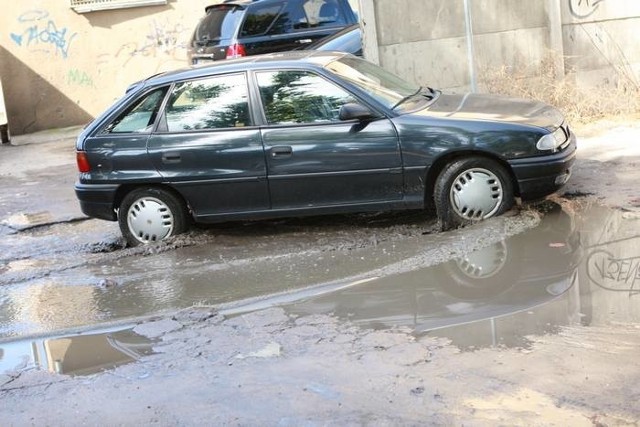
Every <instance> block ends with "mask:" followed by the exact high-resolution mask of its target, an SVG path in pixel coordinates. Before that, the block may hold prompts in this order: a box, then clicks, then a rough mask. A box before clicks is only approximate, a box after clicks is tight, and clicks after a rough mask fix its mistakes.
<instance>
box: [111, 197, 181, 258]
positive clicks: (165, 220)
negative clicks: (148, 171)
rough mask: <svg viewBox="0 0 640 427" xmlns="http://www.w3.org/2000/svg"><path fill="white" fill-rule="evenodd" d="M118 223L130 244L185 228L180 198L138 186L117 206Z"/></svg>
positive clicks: (158, 238)
mask: <svg viewBox="0 0 640 427" xmlns="http://www.w3.org/2000/svg"><path fill="white" fill-rule="evenodd" d="M118 224H119V225H120V230H121V231H122V235H123V236H124V238H125V239H126V240H127V243H128V244H129V245H130V246H137V245H140V244H147V243H153V242H159V241H161V240H164V239H166V238H168V237H171V236H175V235H177V234H180V233H183V232H185V231H186V229H187V213H186V208H185V206H184V204H183V202H182V201H181V200H180V199H179V198H178V197H176V196H175V195H173V194H172V193H170V192H169V191H166V190H163V189H161V188H153V187H148V188H138V189H135V190H133V191H131V192H130V193H129V194H127V195H126V196H125V197H124V199H123V200H122V203H121V204H120V208H119V209H118Z"/></svg>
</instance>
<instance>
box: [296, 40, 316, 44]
mask: <svg viewBox="0 0 640 427" xmlns="http://www.w3.org/2000/svg"><path fill="white" fill-rule="evenodd" d="M312 41H313V40H312V39H300V40H296V43H298V44H309V43H311V42H312Z"/></svg>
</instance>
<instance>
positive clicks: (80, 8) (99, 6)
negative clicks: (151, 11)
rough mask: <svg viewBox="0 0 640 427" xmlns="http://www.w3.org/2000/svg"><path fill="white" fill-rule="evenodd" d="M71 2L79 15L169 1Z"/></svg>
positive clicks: (74, 0) (113, 0)
mask: <svg viewBox="0 0 640 427" xmlns="http://www.w3.org/2000/svg"><path fill="white" fill-rule="evenodd" d="M69 2H70V4H71V8H72V9H73V10H75V11H76V12H78V13H87V12H93V11H96V10H109V9H124V8H128V7H140V6H157V5H163V4H167V0H69Z"/></svg>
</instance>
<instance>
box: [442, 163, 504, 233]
mask: <svg viewBox="0 0 640 427" xmlns="http://www.w3.org/2000/svg"><path fill="white" fill-rule="evenodd" d="M502 197H503V192H502V183H501V182H500V180H499V179H498V177H497V176H496V175H495V174H494V173H493V172H491V171H489V170H487V169H482V168H473V169H468V170H466V171H464V172H462V173H461V174H460V175H458V176H457V177H456V179H455V180H454V181H453V185H452V186H451V192H450V199H451V206H452V207H453V210H454V211H455V213H456V214H458V215H459V216H461V217H462V218H464V219H468V220H476V221H477V220H481V219H485V218H489V217H490V216H492V215H493V214H495V213H496V212H497V210H498V208H499V207H500V203H502Z"/></svg>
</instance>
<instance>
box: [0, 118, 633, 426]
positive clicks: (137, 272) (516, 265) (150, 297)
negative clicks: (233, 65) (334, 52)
mask: <svg viewBox="0 0 640 427" xmlns="http://www.w3.org/2000/svg"><path fill="white" fill-rule="evenodd" d="M579 134H580V133H579ZM585 134H586V135H587V136H586V137H583V138H581V142H580V151H579V158H578V161H577V165H576V169H575V171H574V176H573V177H572V180H571V181H570V184H569V185H568V186H567V188H566V189H565V191H566V196H565V197H556V198H554V199H553V200H552V201H550V202H547V203H545V204H542V205H539V206H536V207H526V208H525V209H524V210H522V211H520V212H516V213H514V214H513V215H509V216H505V217H502V218H497V219H495V220H492V221H488V222H486V223H483V224H479V225H478V226H474V227H470V228H467V229H464V230H457V231H454V232H450V233H433V227H432V226H431V225H430V222H429V220H426V221H425V220H424V219H415V218H414V217H413V216H411V215H408V216H406V217H404V216H403V217H402V218H401V219H400V223H397V222H396V221H397V220H398V218H389V217H382V219H380V218H377V217H366V220H364V219H363V217H348V218H344V217H343V218H342V219H340V220H339V221H338V224H337V225H336V224H333V223H331V222H330V223H327V222H323V221H324V220H319V221H320V222H317V223H316V222H314V221H311V222H304V221H303V222H302V223H300V222H296V221H293V222H287V221H285V222H284V223H278V224H269V225H268V226H265V225H264V224H263V225H252V226H250V227H257V228H253V229H250V230H249V231H248V232H247V231H246V230H244V227H241V228H242V229H243V230H242V231H241V230H239V229H237V228H233V229H232V230H228V229H223V230H220V229H213V230H211V229H209V230H197V231H196V232H195V234H192V235H189V236H187V237H186V238H185V239H186V240H184V241H183V242H182V243H178V244H176V245H174V246H171V247H167V248H164V249H162V250H161V251H159V253H153V252H146V253H143V252H140V253H137V252H136V253H129V252H126V250H124V251H123V250H122V249H121V248H120V247H118V237H117V234H110V233H111V231H107V232H106V233H107V234H106V235H105V234H100V233H105V231H104V229H102V231H96V230H95V228H94V227H93V226H91V227H89V226H87V227H88V229H89V230H91V231H90V232H88V231H86V230H85V232H83V230H81V229H80V230H78V229H76V228H73V227H75V226H76V225H80V224H82V222H80V223H77V224H76V223H75V222H72V223H71V224H67V226H68V227H72V229H66V232H69V235H70V236H71V240H73V239H78V240H77V245H72V246H68V242H67V243H63V242H58V243H57V244H58V245H59V246H58V248H59V249H58V250H57V252H56V251H52V250H51V249H43V250H42V254H41V255H40V256H39V257H38V256H36V257H35V258H36V261H37V262H35V263H33V264H32V267H33V268H31V267H29V268H26V267H25V268H24V269H22V270H20V269H19V268H14V266H15V265H18V266H19V265H20V264H19V261H20V260H18V259H12V260H11V261H9V262H5V265H6V266H8V267H5V271H0V273H1V274H2V276H0V277H2V278H3V280H5V284H4V285H3V286H2V288H3V289H5V288H7V289H10V290H11V292H5V293H3V294H2V296H1V297H0V307H5V308H6V307H8V306H9V305H8V302H12V304H11V305H10V307H12V310H13V311H12V313H14V314H13V315H12V317H11V316H7V318H9V317H11V319H13V320H8V321H7V322H5V323H4V325H5V326H4V331H5V335H6V336H8V337H10V336H24V335H25V332H24V331H28V332H27V334H30V335H31V336H32V337H33V336H35V335H37V334H43V337H42V338H40V339H34V338H30V339H28V340H24V341H15V340H11V341H6V342H5V344H4V345H3V344H0V348H2V349H3V352H4V355H3V354H2V353H0V362H2V361H3V359H4V360H5V361H12V363H13V367H12V369H9V370H5V371H4V373H2V372H0V398H1V401H2V407H1V408H0V416H1V417H2V418H1V419H2V420H3V422H2V423H3V424H4V425H36V424H37V425H42V424H45V425H87V424H101V425H102V424H107V425H140V424H152V423H153V424H158V425H196V424H199V425H202V424H204V425H279V426H280V425H282V426H288V425H295V426H298V425H442V424H446V425H451V424H454V425H496V424H504V425H637V423H638V421H639V420H640V406H639V405H638V403H637V402H638V401H639V398H640V386H638V384H640V381H639V380H640V359H638V357H637V349H638V348H640V295H639V294H638V293H637V292H636V290H637V289H638V286H640V200H639V199H638V198H639V197H640V194H639V193H638V190H637V185H636V183H637V182H638V178H639V176H638V174H639V172H638V170H639V169H638V167H637V166H638V162H639V161H640V149H639V148H638V147H639V146H638V144H636V143H635V142H636V141H637V140H638V136H640V128H638V127H632V126H629V125H624V126H621V125H619V124H616V125H615V126H614V127H613V128H610V129H606V130H605V131H603V130H602V129H599V130H598V131H594V130H589V129H587V130H585ZM20 179H22V178H20ZM4 200H6V199H2V198H0V203H5V202H4ZM0 206H6V205H2V204H0ZM334 219H335V218H334ZM340 221H341V222H340ZM363 223H365V224H366V225H362V224H363ZM4 224H5V225H6V226H7V228H10V230H6V233H7V234H6V235H5V236H3V238H2V244H3V245H5V246H4V248H3V251H4V252H5V253H7V252H11V253H15V250H16V249H15V248H18V249H19V250H24V251H27V250H26V249H24V248H25V246H23V245H22V240H20V239H19V238H18V237H17V236H16V235H19V234H21V232H20V233H16V232H14V231H15V230H16V229H17V228H18V227H17V226H16V223H15V222H14V223H11V224H9V223H8V222H7V221H5V222H4ZM57 226H62V225H57ZM57 226H56V227H57ZM276 226H277V230H278V231H273V229H274V228H276ZM261 227H263V228H261ZM327 227H329V228H327ZM74 230H75V231H74ZM35 231H37V230H35ZM91 233H98V234H97V235H95V234H91ZM44 234H45V235H46V233H44ZM5 237H9V239H5ZM31 238H32V240H33V241H34V242H39V243H38V244H39V245H42V247H43V248H50V246H48V245H46V244H44V242H43V241H41V240H39V236H38V235H37V233H36V234H34V235H33V236H31ZM92 239H98V241H102V242H106V243H107V244H106V246H105V247H106V249H105V250H99V249H98V250H95V249H96V247H95V246H93V243H92ZM9 241H10V242H13V243H12V244H11V245H12V246H10V244H9V243H6V242H9ZM274 241H277V242H278V243H277V244H276V245H275V246H274V243H273V242H274ZM93 242H95V240H93ZM246 245H251V246H252V250H253V252H251V254H247V252H246V251H247V249H246ZM54 246H55V245H54ZM69 247H71V248H73V249H74V250H75V251H76V252H75V254H74V255H77V256H78V257H79V258H82V259H83V260H82V261H80V264H79V265H76V264H74V263H71V262H69V260H68V259H67V258H65V257H64V256H63V255H62V254H63V253H64V252H65V250H68V249H69ZM83 248H84V249H83ZM87 248H93V249H91V250H89V249H87ZM212 248H215V249H221V250H222V252H216V253H212V252H211V249H212ZM27 252H28V251H27ZM52 254H53V255H52ZM56 254H58V255H56ZM91 254H93V255H91ZM85 255H86V256H88V257H89V258H91V257H92V256H94V258H95V259H96V261H95V262H94V261H90V260H89V261H87V260H86V259H84V258H85ZM225 257H228V258H225ZM8 258H9V257H7V259H8ZM29 259H30V258H29V257H28V254H27V253H26V252H25V255H24V257H23V258H22V262H23V264H29V262H31V261H27V260H29ZM56 260H58V262H57V263H56V262H55V261H56ZM65 262H67V263H68V264H64V263H65ZM61 264H62V265H64V266H65V267H64V268H61V267H60V265H61ZM33 271H35V272H36V274H35V275H34V274H32V273H28V272H33ZM150 271H151V272H150ZM138 282H143V283H147V284H148V285H145V286H143V287H138ZM191 282H195V283H197V284H198V285H196V286H194V287H190V285H189V284H190V283H191ZM69 283H71V285H69ZM310 284H312V285H314V286H310V287H309V286H306V285H310ZM243 285H246V287H244V286H243ZM154 286H155V287H154ZM229 288H240V289H241V291H240V294H237V293H234V292H231V291H229ZM212 289H214V290H215V292H214V294H215V295H220V294H221V293H222V294H225V292H228V295H230V296H229V298H226V299H225V298H219V299H216V298H217V297H216V298H212V297H211V296H210V295H211V294H210V292H211V290H212ZM247 289H248V290H247ZM62 290H64V291H62ZM176 290H180V291H181V292H177V293H176ZM76 293H78V294H83V293H84V294H86V298H84V299H83V298H78V297H77V296H75V295H74V294H76ZM18 296H19V297H18ZM21 297H29V298H31V299H29V298H27V300H29V301H31V302H32V304H26V303H19V302H16V301H24V298H21ZM247 297H249V298H247ZM209 298H211V299H209ZM238 298H242V299H241V301H240V302H238V301H239V300H238ZM198 299H199V300H198ZM66 300H71V301H76V303H75V304H71V305H65V302H64V301H66ZM37 301H40V302H41V304H36V302H37ZM157 301H159V302H157ZM45 302H46V303H47V304H45ZM145 302H147V304H149V305H152V306H151V307H144V310H142V311H140V310H138V308H139V307H138V306H139V305H140V304H144V303H145ZM152 302H153V303H152ZM180 302H181V303H182V304H180ZM154 304H155V305H154ZM163 304H164V305H163ZM46 307H58V309H55V308H49V309H45V308H46ZM48 310H49V311H48ZM69 312H71V313H72V314H69ZM142 312H145V313H157V312H165V313H166V315H162V316H157V317H154V318H152V319H146V321H144V322H139V323H138V324H137V325H132V327H131V328H126V327H125V325H121V324H112V325H111V326H110V327H109V328H106V327H104V326H103V327H102V329H99V330H95V329H94V330H89V331H85V332H84V333H83V334H81V335H78V334H70V333H63V332H60V331H67V332H69V328H71V329H73V328H74V327H78V326H77V325H78V324H82V323H83V322H85V320H86V319H89V320H90V321H93V322H96V323H100V324H103V323H102V322H100V320H101V319H103V320H104V319H105V318H107V319H109V320H114V319H115V320H118V319H121V321H123V322H124V321H125V320H127V319H131V316H132V315H135V313H142ZM16 313H17V314H16ZM20 313H22V314H24V313H30V316H23V317H20ZM65 313H66V315H65ZM73 313H75V315H74V314H73ZM78 313H79V314H78ZM114 313H116V314H117V315H115V316H113V314H114ZM74 316H75V317H74ZM101 316H102V317H101ZM16 319H38V320H37V321H36V322H35V323H34V322H26V321H24V322H23V323H22V324H20V325H19V326H16V323H15V320H16ZM89 323H90V322H89ZM103 325H104V324H103ZM123 329H125V330H124V331H123ZM51 331H58V332H57V335H55V336H51ZM25 347H28V348H30V349H32V354H33V355H34V357H33V360H29V359H28V358H27V359H25V358H21V356H20V355H22V354H24V352H23V351H22V350H21V349H24V348H25ZM92 352H93V353H94V354H93V355H94V356H95V357H94V359H93V360H92V361H91V362H90V363H89V362H87V360H88V359H89V355H91V354H92ZM16 355H17V356H16ZM36 359H37V363H36V362H35V360H36ZM113 365H119V366H118V367H117V368H114V369H107V370H101V371H100V372H98V373H95V371H96V370H100V369H103V368H105V367H108V366H113ZM37 367H39V368H40V369H36V368H37ZM57 372H61V373H57ZM64 373H66V374H64Z"/></svg>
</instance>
